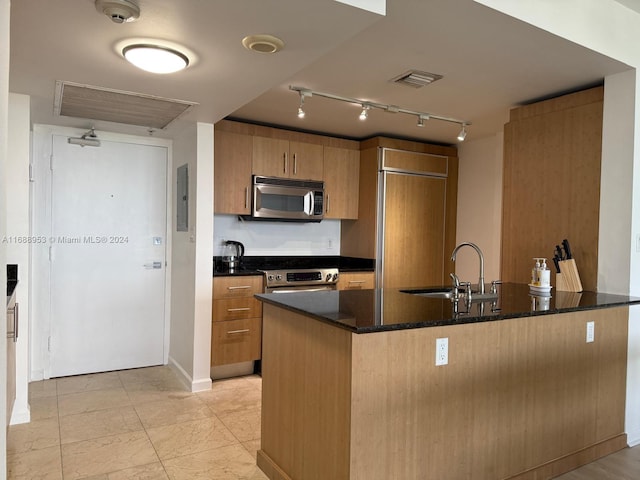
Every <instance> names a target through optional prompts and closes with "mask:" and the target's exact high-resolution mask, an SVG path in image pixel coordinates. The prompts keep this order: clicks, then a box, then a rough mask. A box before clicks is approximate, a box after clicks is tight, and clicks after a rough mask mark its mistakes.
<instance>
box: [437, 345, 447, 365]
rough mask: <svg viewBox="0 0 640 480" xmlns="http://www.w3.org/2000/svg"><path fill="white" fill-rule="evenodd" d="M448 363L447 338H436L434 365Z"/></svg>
mask: <svg viewBox="0 0 640 480" xmlns="http://www.w3.org/2000/svg"><path fill="white" fill-rule="evenodd" d="M448 363H449V339H448V338H436V367H437V366H440V365H446V364H448Z"/></svg>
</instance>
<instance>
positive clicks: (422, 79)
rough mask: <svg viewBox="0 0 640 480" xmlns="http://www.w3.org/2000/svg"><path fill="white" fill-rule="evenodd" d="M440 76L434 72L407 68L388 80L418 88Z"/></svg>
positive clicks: (440, 76)
mask: <svg viewBox="0 0 640 480" xmlns="http://www.w3.org/2000/svg"><path fill="white" fill-rule="evenodd" d="M441 78H442V75H438V74H436V73H429V72H421V71H419V70H409V71H408V72H405V73H403V74H402V75H399V76H397V77H395V78H392V79H391V80H390V81H391V82H393V83H397V84H400V85H406V86H407V87H413V88H420V87H424V86H425V85H429V84H430V83H433V82H435V81H436V80H440V79H441Z"/></svg>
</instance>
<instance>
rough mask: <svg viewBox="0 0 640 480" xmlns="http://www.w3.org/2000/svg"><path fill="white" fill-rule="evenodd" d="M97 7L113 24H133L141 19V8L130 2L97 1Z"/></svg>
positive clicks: (125, 0) (126, 0) (118, 0)
mask: <svg viewBox="0 0 640 480" xmlns="http://www.w3.org/2000/svg"><path fill="white" fill-rule="evenodd" d="M95 6H96V10H97V11H99V12H100V13H103V14H104V15H106V16H107V17H109V19H111V21H112V22H113V23H126V22H133V21H135V20H137V19H138V18H139V17H140V8H139V7H138V6H137V5H136V4H135V3H133V2H130V1H129V0H96V2H95Z"/></svg>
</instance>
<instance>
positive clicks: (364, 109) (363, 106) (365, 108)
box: [358, 103, 370, 120]
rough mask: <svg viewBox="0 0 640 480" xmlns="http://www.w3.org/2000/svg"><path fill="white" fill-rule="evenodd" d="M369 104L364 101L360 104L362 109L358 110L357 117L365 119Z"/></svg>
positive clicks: (367, 114)
mask: <svg viewBox="0 0 640 480" xmlns="http://www.w3.org/2000/svg"><path fill="white" fill-rule="evenodd" d="M369 108H370V107H369V105H367V104H366V103H363V104H362V111H361V112H360V116H359V117H358V118H359V119H360V120H366V119H367V117H368V116H369Z"/></svg>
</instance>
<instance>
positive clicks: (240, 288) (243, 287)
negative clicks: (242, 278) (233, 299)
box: [227, 285, 251, 290]
mask: <svg viewBox="0 0 640 480" xmlns="http://www.w3.org/2000/svg"><path fill="white" fill-rule="evenodd" d="M247 288H251V285H238V286H236V287H227V290H246V289H247Z"/></svg>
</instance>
